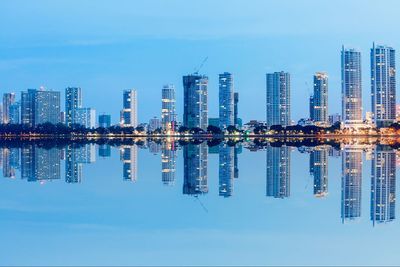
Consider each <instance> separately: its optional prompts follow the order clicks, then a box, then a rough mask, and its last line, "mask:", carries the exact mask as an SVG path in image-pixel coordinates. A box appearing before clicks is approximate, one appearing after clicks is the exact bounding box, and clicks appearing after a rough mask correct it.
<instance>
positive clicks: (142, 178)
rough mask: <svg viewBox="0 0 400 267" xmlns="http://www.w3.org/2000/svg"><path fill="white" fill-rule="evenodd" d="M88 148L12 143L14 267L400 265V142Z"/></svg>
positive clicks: (8, 170)
mask: <svg viewBox="0 0 400 267" xmlns="http://www.w3.org/2000/svg"><path fill="white" fill-rule="evenodd" d="M85 142H86V141H85ZM85 142H75V143H73V142H68V143H62V142H58V143H57V142H55V141H54V140H53V142H50V141H44V140H36V141H24V142H20V141H18V142H10V141H4V140H3V141H2V142H1V147H2V148H1V151H0V152H1V153H0V155H1V164H0V166H1V167H2V170H1V173H2V178H1V180H0V194H1V207H0V208H1V212H0V216H1V220H0V229H2V230H0V231H1V236H2V241H3V242H2V243H1V245H0V246H1V247H0V248H1V251H2V252H1V255H2V257H1V259H0V264H2V265H74V264H79V265H107V264H112V265H184V264H190V265H211V264H214V265H215V264H218V265H240V264H242V265H243V264H246V265H249V264H274V265H287V264H296V265H298V264H303V265H305V264H327V265H337V264H347V265H349V264H354V265H356V264H358V265H373V264H375V265H376V264H379V265H387V264H396V263H398V262H399V256H398V254H397V249H396V248H397V236H398V234H399V232H400V225H399V223H398V219H397V218H396V211H398V207H397V206H396V194H397V192H398V190H396V189H397V187H398V185H397V184H396V178H397V175H396V174H397V172H398V169H399V168H398V167H397V161H396V160H397V154H398V151H397V147H398V142H397V140H396V139H378V138H368V139H344V140H338V139H336V140H334V139H331V140H326V139H310V140H298V139H291V140H279V139H275V140H274V139H259V140H247V141H243V142H235V141H234V140H225V141H223V140H212V139H209V140H206V141H202V140H194V139H191V140H174V139H163V140H160V139H155V140H148V139H145V138H144V139H137V140H132V139H128V140H125V141H123V142H122V141H119V142H116V141H113V142H103V143H102V142H100V141H98V144H90V143H85ZM109 144H112V145H109ZM21 254H23V257H21Z"/></svg>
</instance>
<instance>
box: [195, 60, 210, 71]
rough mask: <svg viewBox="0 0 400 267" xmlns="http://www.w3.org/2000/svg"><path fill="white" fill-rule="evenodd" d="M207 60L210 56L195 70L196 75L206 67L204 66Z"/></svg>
mask: <svg viewBox="0 0 400 267" xmlns="http://www.w3.org/2000/svg"><path fill="white" fill-rule="evenodd" d="M207 60H208V56H207V57H205V58H204V59H203V61H202V62H201V64H200V65H199V66H198V67H197V68H194V74H199V71H200V70H201V68H202V67H203V66H204V64H205V63H206V61H207Z"/></svg>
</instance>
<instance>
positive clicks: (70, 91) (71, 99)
mask: <svg viewBox="0 0 400 267" xmlns="http://www.w3.org/2000/svg"><path fill="white" fill-rule="evenodd" d="M80 108H82V90H81V88H80V87H67V88H65V124H66V125H67V126H68V127H71V125H73V124H78V123H77V122H76V118H77V116H76V114H75V113H76V110H77V109H80Z"/></svg>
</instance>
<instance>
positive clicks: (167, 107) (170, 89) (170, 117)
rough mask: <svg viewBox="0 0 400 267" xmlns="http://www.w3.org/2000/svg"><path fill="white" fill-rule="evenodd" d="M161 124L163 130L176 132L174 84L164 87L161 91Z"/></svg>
mask: <svg viewBox="0 0 400 267" xmlns="http://www.w3.org/2000/svg"><path fill="white" fill-rule="evenodd" d="M161 95H162V99H161V124H162V129H163V130H166V131H168V130H174V128H175V126H176V96H175V86H174V85H173V84H167V85H164V86H163V88H162V90H161Z"/></svg>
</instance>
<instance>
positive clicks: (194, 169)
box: [183, 143, 208, 195]
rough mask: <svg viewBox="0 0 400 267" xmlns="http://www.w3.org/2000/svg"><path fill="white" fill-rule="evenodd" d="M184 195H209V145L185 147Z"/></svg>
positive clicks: (189, 145)
mask: <svg viewBox="0 0 400 267" xmlns="http://www.w3.org/2000/svg"><path fill="white" fill-rule="evenodd" d="M183 161H184V173H183V194H185V195H200V194H206V193H208V181H207V162H208V154H207V143H201V144H198V145H197V144H188V145H185V146H183Z"/></svg>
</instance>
